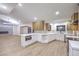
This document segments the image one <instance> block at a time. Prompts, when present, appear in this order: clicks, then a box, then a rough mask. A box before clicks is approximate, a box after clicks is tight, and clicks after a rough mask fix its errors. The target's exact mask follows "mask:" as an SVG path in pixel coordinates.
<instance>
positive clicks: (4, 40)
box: [0, 35, 67, 56]
mask: <svg viewBox="0 0 79 59" xmlns="http://www.w3.org/2000/svg"><path fill="white" fill-rule="evenodd" d="M66 55H67V44H66V43H64V42H61V41H52V42H50V43H48V44H41V43H38V42H37V43H34V44H32V45H30V46H27V47H25V48H23V47H21V46H20V37H19V36H7V35H6V36H0V56H66Z"/></svg>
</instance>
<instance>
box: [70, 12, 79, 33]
mask: <svg viewBox="0 0 79 59" xmlns="http://www.w3.org/2000/svg"><path fill="white" fill-rule="evenodd" d="M78 21H79V16H78V12H76V13H74V14H73V15H72V16H71V24H70V25H69V27H70V30H71V31H78V30H79V25H78Z"/></svg>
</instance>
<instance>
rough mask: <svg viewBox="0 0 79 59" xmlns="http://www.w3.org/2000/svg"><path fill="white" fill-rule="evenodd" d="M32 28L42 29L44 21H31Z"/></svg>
mask: <svg viewBox="0 0 79 59" xmlns="http://www.w3.org/2000/svg"><path fill="white" fill-rule="evenodd" d="M32 27H33V30H36V31H37V30H38V31H41V30H44V21H37V22H33V23H32Z"/></svg>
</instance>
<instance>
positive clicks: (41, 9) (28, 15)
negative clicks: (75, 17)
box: [0, 3, 77, 23]
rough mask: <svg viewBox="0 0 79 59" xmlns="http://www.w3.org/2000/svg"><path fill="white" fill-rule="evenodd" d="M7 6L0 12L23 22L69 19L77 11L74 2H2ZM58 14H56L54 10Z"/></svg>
mask: <svg viewBox="0 0 79 59" xmlns="http://www.w3.org/2000/svg"><path fill="white" fill-rule="evenodd" d="M2 5H5V6H7V7H8V8H7V10H4V9H1V8H0V13H1V14H5V15H8V16H10V17H13V18H16V19H18V20H21V21H22V22H23V23H30V22H33V21H34V17H37V20H45V21H46V22H57V20H58V22H59V21H61V20H62V21H64V20H65V21H66V20H69V18H70V16H71V15H72V14H73V13H74V12H75V11H77V4H76V3H23V4H22V5H23V6H18V4H17V3H15V4H11V3H10V4H9V3H8V4H2ZM56 11H59V12H60V14H59V15H56V14H55V12H56Z"/></svg>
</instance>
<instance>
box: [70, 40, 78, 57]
mask: <svg viewBox="0 0 79 59" xmlns="http://www.w3.org/2000/svg"><path fill="white" fill-rule="evenodd" d="M69 56H79V41H69Z"/></svg>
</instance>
